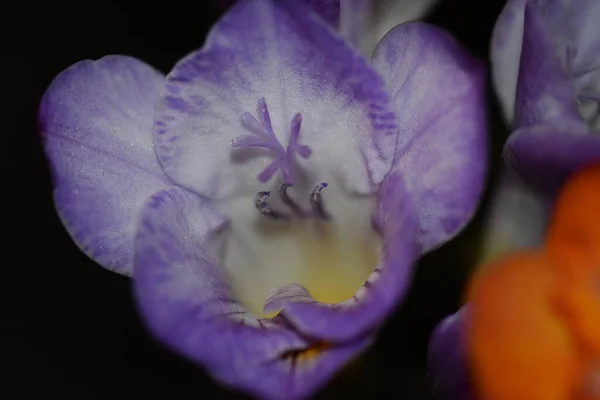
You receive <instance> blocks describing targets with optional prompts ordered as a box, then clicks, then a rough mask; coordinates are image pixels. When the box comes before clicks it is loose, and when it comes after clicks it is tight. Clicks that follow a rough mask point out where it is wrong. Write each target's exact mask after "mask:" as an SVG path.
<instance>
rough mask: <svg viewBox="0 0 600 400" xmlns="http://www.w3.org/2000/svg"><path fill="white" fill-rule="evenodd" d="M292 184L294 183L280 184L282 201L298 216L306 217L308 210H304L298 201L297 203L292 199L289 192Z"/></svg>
mask: <svg viewBox="0 0 600 400" xmlns="http://www.w3.org/2000/svg"><path fill="white" fill-rule="evenodd" d="M290 186H292V185H290V184H288V183H282V184H281V186H279V197H280V198H281V201H282V202H283V204H285V205H286V206H287V207H288V208H289V209H290V210H292V211H293V212H294V214H296V215H297V216H299V217H306V212H304V210H303V209H302V208H301V207H300V206H299V205H298V203H296V202H295V201H294V199H292V198H291V197H290V195H289V194H288V193H287V189H288V188H289V187H290Z"/></svg>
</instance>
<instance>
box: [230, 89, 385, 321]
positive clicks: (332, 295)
mask: <svg viewBox="0 0 600 400" xmlns="http://www.w3.org/2000/svg"><path fill="white" fill-rule="evenodd" d="M257 116H258V117H254V116H253V115H252V114H250V113H249V112H246V113H244V114H243V115H242V117H241V128H243V129H244V130H245V131H246V132H247V133H246V134H244V135H241V136H239V137H237V138H235V139H234V140H233V141H232V143H231V147H232V151H233V152H242V151H245V150H248V149H252V150H257V149H258V150H259V151H260V150H264V151H267V152H270V153H271V154H272V155H273V156H274V157H273V158H272V161H271V162H270V163H269V164H268V165H267V166H266V167H265V169H264V170H262V171H261V172H260V173H259V174H258V176H257V179H258V181H259V182H260V185H261V186H264V188H265V189H268V190H261V191H258V192H257V193H256V195H255V196H254V198H249V197H248V196H243V195H242V196H237V197H234V198H232V199H230V200H227V201H224V202H222V203H221V210H222V211H223V213H224V214H226V215H227V216H228V217H229V218H230V222H231V223H230V231H229V235H228V237H227V243H226V245H225V246H224V248H223V251H222V257H223V260H222V261H223V265H224V267H225V269H226V271H227V272H228V274H229V279H230V284H231V286H232V288H233V290H234V291H235V293H237V295H238V296H239V299H240V300H241V302H242V303H243V304H245V305H246V306H247V307H248V308H249V309H250V310H251V311H253V312H254V313H256V314H258V315H269V316H271V315H274V314H276V311H275V312H269V313H264V312H263V306H264V304H265V300H266V299H267V297H268V296H269V294H270V293H271V292H272V291H273V290H276V289H277V288H279V287H281V286H284V285H287V284H299V285H302V286H303V287H304V288H305V289H306V290H307V291H308V292H309V293H310V295H311V296H312V297H313V298H314V299H315V300H317V301H320V302H322V303H338V302H343V301H345V300H348V299H351V298H353V297H355V296H356V294H357V291H358V290H359V289H360V288H361V287H365V288H366V287H367V286H368V282H367V278H368V276H369V274H370V273H371V272H373V270H374V268H375V267H376V265H377V262H378V254H379V251H380V240H379V238H380V237H379V235H378V234H377V233H376V230H375V229H374V228H373V223H372V217H371V212H372V210H373V206H374V197H373V196H369V195H356V194H350V193H347V192H345V191H344V190H342V188H340V187H335V186H334V185H329V184H328V183H327V182H310V181H309V178H308V177H307V176H306V175H303V174H302V171H301V170H300V168H297V166H298V165H297V163H296V162H295V161H296V158H297V157H298V156H299V157H301V158H303V159H309V158H310V156H311V154H312V150H311V148H310V147H308V146H305V145H302V144H301V143H300V142H301V134H300V132H301V122H302V116H301V115H300V114H296V115H295V116H294V118H293V119H292V121H291V122H290V124H289V142H288V144H287V146H285V147H284V146H283V145H282V144H281V143H280V140H279V139H278V138H277V136H276V134H275V132H274V130H273V127H272V124H271V116H270V114H269V111H268V108H267V104H266V102H265V100H264V99H260V100H259V102H258V107H257ZM308 162H310V160H308ZM278 171H281V174H280V175H281V177H280V178H279V177H278V178H277V179H273V183H268V184H267V181H269V180H271V179H272V178H274V176H275V174H276V173H277V172H278Z"/></svg>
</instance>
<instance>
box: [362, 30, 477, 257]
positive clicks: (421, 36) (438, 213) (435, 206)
mask: <svg viewBox="0 0 600 400" xmlns="http://www.w3.org/2000/svg"><path fill="white" fill-rule="evenodd" d="M373 63H374V66H375V68H376V69H377V70H378V71H379V72H380V73H381V74H382V75H383V77H384V78H385V79H386V80H387V82H388V87H389V89H390V91H391V92H392V93H393V98H394V102H395V107H396V109H395V111H396V115H397V117H398V124H399V126H400V132H399V135H398V144H397V148H396V157H395V160H394V169H395V170H396V171H398V172H399V173H401V174H402V175H404V177H405V179H406V181H407V187H408V190H409V192H411V193H412V194H414V196H415V199H416V200H415V205H416V206H417V209H418V213H419V216H420V221H419V227H420V234H419V235H420V243H421V246H422V250H423V251H429V250H431V249H433V248H435V247H436V246H439V245H440V244H442V243H443V242H445V241H447V240H449V239H450V238H451V237H453V236H454V235H456V234H457V233H458V232H459V231H460V230H461V229H462V228H463V227H464V226H465V225H466V223H467V222H468V221H469V219H470V218H471V216H472V215H473V213H474V212H475V209H476V207H477V205H478V202H479V199H480V196H481V193H482V190H483V185H484V179H485V175H486V168H487V162H488V156H487V155H488V149H487V140H488V137H487V126H486V108H485V107H486V106H485V103H486V100H485V80H484V74H483V70H482V68H481V67H480V65H479V63H478V62H477V61H476V60H474V59H473V58H471V57H470V56H469V55H467V54H466V53H465V51H464V50H463V49H462V48H461V47H460V45H459V44H458V43H457V42H456V41H455V40H454V39H453V38H452V37H450V36H449V35H448V34H447V33H445V32H444V31H442V30H440V29H438V28H435V27H433V26H429V25H427V24H423V23H419V22H408V23H405V24H402V25H399V26H397V27H396V28H394V29H393V30H391V31H390V32H389V33H388V34H387V35H386V36H385V37H384V38H383V39H382V41H381V42H380V44H379V45H378V47H377V49H376V50H375V56H374V60H373Z"/></svg>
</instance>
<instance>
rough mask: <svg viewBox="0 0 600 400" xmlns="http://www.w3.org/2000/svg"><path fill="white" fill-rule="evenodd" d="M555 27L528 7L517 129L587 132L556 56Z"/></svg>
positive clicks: (531, 6)
mask: <svg viewBox="0 0 600 400" xmlns="http://www.w3.org/2000/svg"><path fill="white" fill-rule="evenodd" d="M550 29H551V27H550V26H548V25H547V24H545V23H544V20H543V19H542V15H540V12H539V10H537V9H536V8H535V7H534V6H533V5H532V4H529V5H527V6H526V7H525V17H524V31H523V43H522V47H521V60H520V64H519V78H518V81H517V93H516V96H517V97H516V106H515V120H514V124H513V125H514V127H515V128H526V127H529V126H533V125H536V124H541V123H545V124H552V125H554V126H569V127H571V128H572V129H576V130H580V131H583V132H585V131H586V130H587V127H586V124H585V122H584V121H583V119H582V117H581V115H580V114H579V111H578V109H577V98H576V94H575V90H574V89H575V87H574V85H573V82H572V80H571V78H570V76H569V74H568V73H567V71H566V70H565V68H564V67H563V66H562V65H561V60H560V58H559V57H557V56H556V55H555V53H556V46H555V44H554V43H553V42H552V39H553V38H552V34H551V31H550Z"/></svg>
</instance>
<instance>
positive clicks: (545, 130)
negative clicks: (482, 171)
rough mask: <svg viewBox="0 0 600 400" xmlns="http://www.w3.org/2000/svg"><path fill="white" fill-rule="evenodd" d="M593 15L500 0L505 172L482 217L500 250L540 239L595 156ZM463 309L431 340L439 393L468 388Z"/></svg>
mask: <svg viewBox="0 0 600 400" xmlns="http://www.w3.org/2000/svg"><path fill="white" fill-rule="evenodd" d="M598 21H600V2H598V1H595V0H573V1H564V0H529V1H527V0H509V1H508V2H507V4H506V6H505V8H504V10H503V11H502V13H501V15H500V17H499V18H498V21H497V23H496V27H495V30H494V34H493V37H492V53H491V58H492V75H493V81H494V86H495V89H496V92H497V94H498V96H499V99H500V103H501V106H502V110H503V113H504V116H505V118H506V120H507V121H508V122H509V124H511V126H512V129H513V132H512V134H511V136H510V138H509V140H508V141H507V143H506V145H505V161H506V166H507V167H508V168H507V169H506V171H505V179H506V181H505V182H503V187H501V188H500V190H499V196H498V198H497V199H496V200H497V204H496V206H493V207H494V209H493V212H495V213H496V214H492V216H491V218H492V220H491V221H490V222H491V225H493V226H494V228H496V229H500V230H502V232H500V235H498V234H497V232H492V233H491V234H492V235H493V237H492V240H498V239H499V238H500V240H501V241H502V240H508V242H505V243H502V242H500V243H494V245H499V247H501V248H502V250H509V249H515V248H521V247H524V246H528V245H530V246H533V245H537V244H539V243H540V242H541V240H542V236H543V232H544V231H545V227H546V223H547V219H548V212H549V210H550V209H551V207H552V203H553V201H554V198H555V194H556V191H557V190H558V189H559V188H560V187H561V185H562V184H563V183H564V182H565V181H566V180H567V179H568V178H569V177H570V176H571V174H572V173H573V172H574V171H577V170H578V169H580V168H581V167H582V166H584V165H586V164H588V163H590V162H593V161H597V160H600V125H599V124H600V58H599V57H598V55H599V54H600V24H598ZM511 169H514V172H516V173H517V174H518V176H515V175H514V174H513V170H511ZM500 202H502V203H500ZM511 202H512V203H513V204H514V206H513V205H511ZM524 209H526V211H525V213H526V214H527V215H525V216H524V214H523V210H524ZM511 214H512V215H511ZM517 219H518V220H517ZM511 233H514V235H512V237H508V234H511ZM517 239H518V240H517ZM491 252H494V250H491ZM466 317H467V316H466V312H464V311H459V312H458V313H457V314H455V315H454V316H450V317H448V318H447V319H446V320H445V321H442V322H441V323H440V325H439V326H438V328H437V329H436V331H435V333H434V334H433V336H432V338H431V341H430V353H431V357H430V371H431V374H432V379H433V381H434V383H435V385H436V387H437V388H438V389H437V398H439V399H456V398H470V397H471V396H472V388H471V389H469V388H467V386H468V385H465V382H467V381H468V379H466V378H465V377H467V376H468V375H469V374H468V366H467V365H466V362H465V357H464V356H463V357H460V356H457V353H456V349H457V348H461V346H463V345H462V343H461V340H462V337H461V335H460V334H457V332H460V331H461V330H462V327H461V325H462V324H464V320H465V318H466ZM450 326H452V328H450ZM459 371H461V372H460V373H459Z"/></svg>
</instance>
